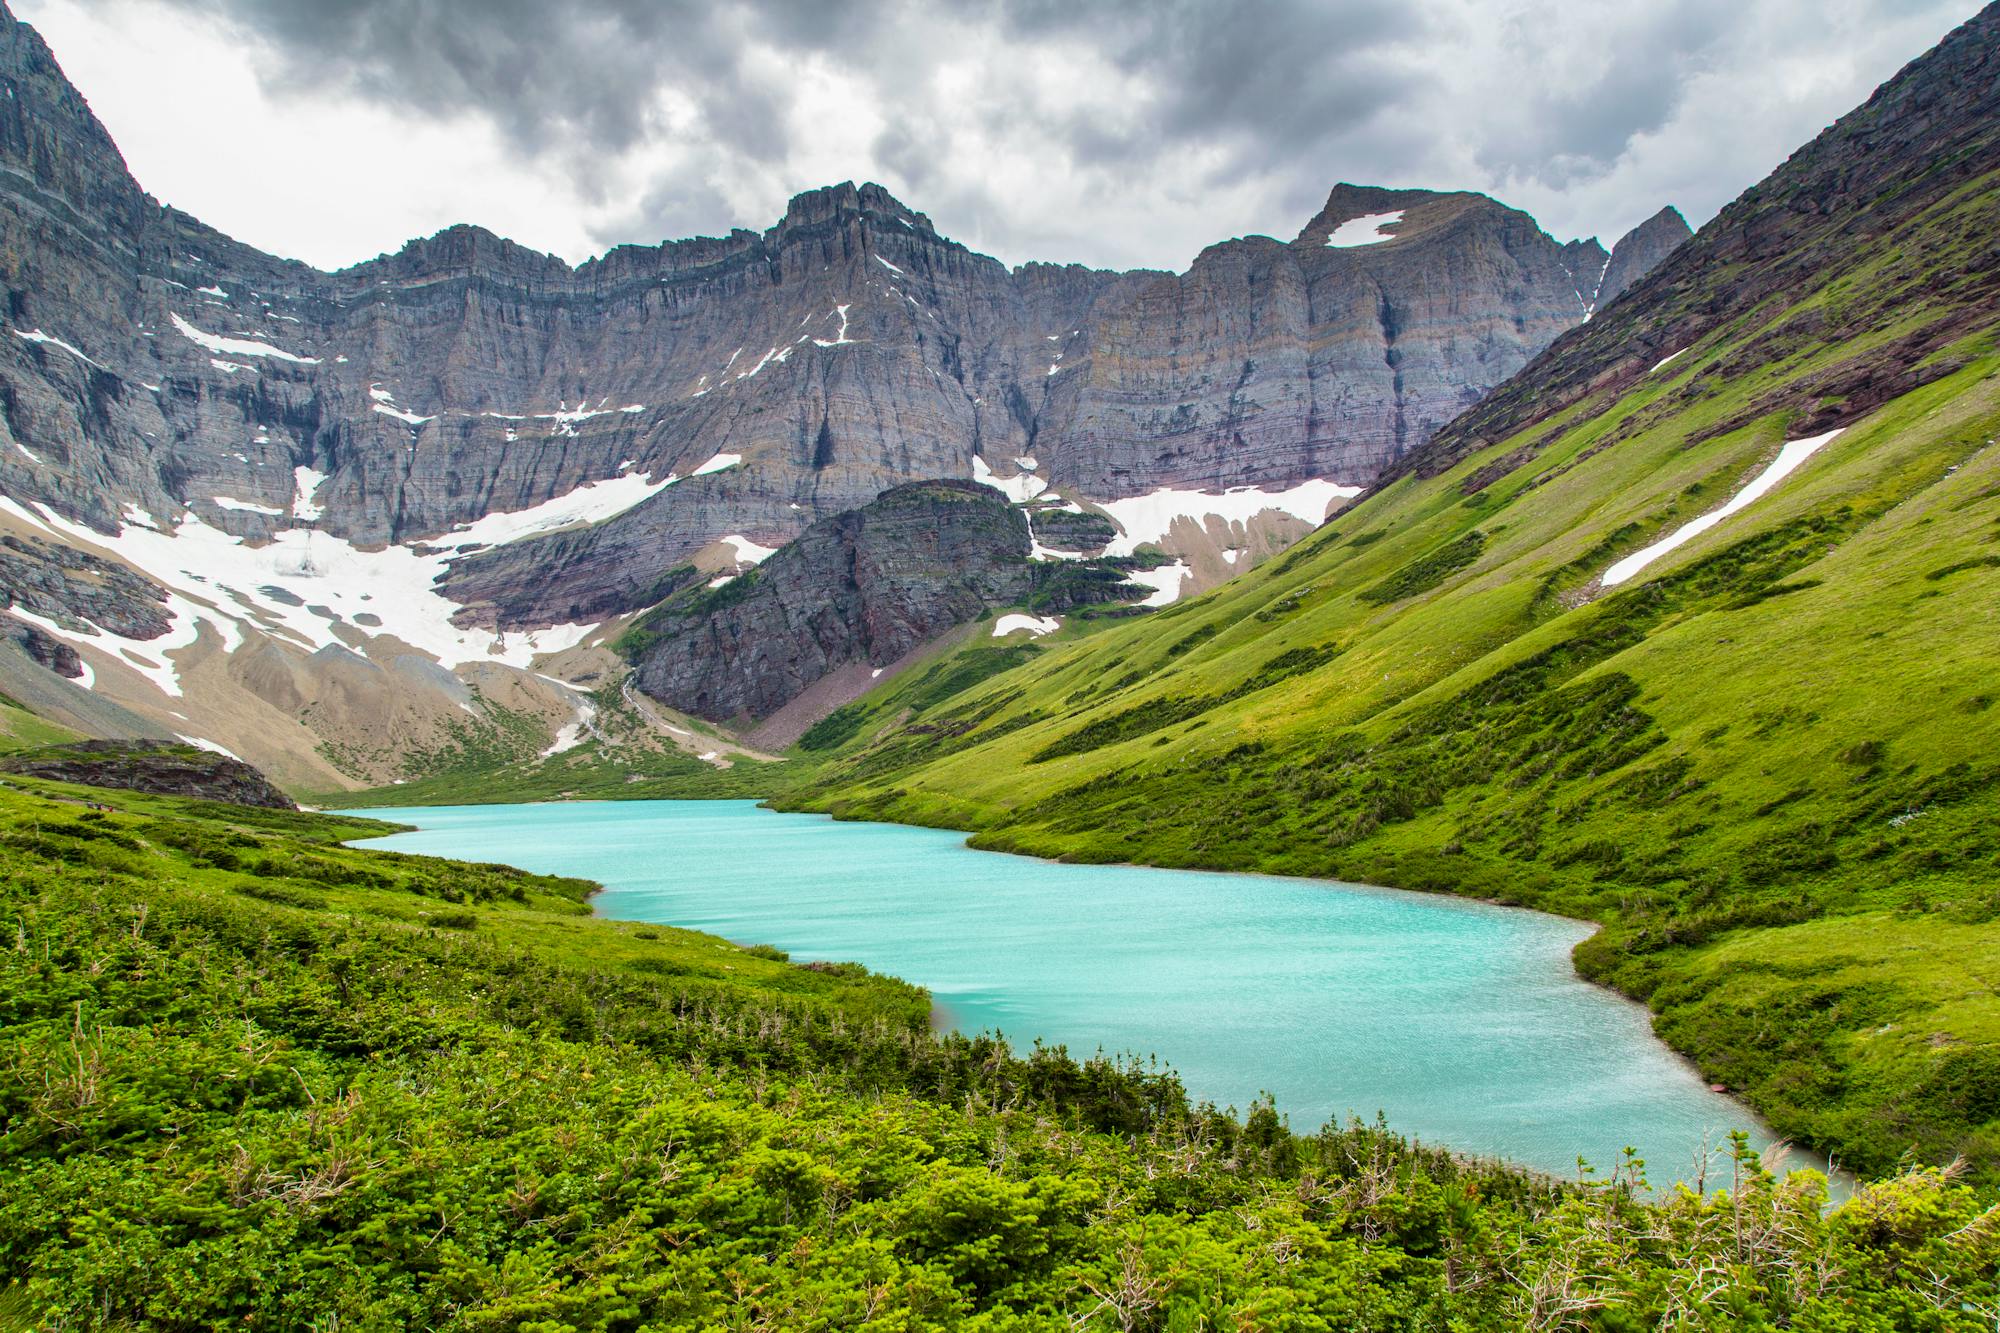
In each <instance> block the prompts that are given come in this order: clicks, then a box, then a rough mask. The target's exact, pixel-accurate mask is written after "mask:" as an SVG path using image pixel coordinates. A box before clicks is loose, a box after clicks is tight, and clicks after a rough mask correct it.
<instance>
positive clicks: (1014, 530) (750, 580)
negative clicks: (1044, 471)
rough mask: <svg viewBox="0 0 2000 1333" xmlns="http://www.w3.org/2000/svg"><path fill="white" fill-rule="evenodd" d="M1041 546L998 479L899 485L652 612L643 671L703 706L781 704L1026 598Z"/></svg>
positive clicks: (736, 711)
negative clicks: (741, 571)
mask: <svg viewBox="0 0 2000 1333" xmlns="http://www.w3.org/2000/svg"><path fill="white" fill-rule="evenodd" d="M1028 552H1029V541H1028V522H1027V519H1026V517H1025V516H1024V515H1023V514H1022V511H1021V510H1020V509H1018V508H1016V507H1015V506H1013V505H1010V504H1009V503H1008V502H1007V501H1006V500H1005V499H1004V498H1003V497H1001V496H1000V495H999V494H997V493H996V492H994V491H992V490H990V489H988V488H987V487H984V486H976V485H973V484H971V483H969V482H950V481H938V482H918V483H915V484H913V485H909V486H899V487H896V488H895V489H893V490H890V491H888V492H886V493H884V494H883V495H882V496H881V497H880V498H878V499H876V500H875V501H874V502H872V503H870V504H868V505H865V506H863V507H862V508H860V509H855V510H851V511H849V512H847V513H844V514H837V515H835V516H834V517H832V518H829V519H825V520H823V521H821V522H819V523H815V524H814V525H813V526H812V527H810V528H808V529H807V530H806V531H805V533H804V534H803V535H802V536H800V537H799V538H798V539H797V540H796V541H794V542H792V543H791V544H790V545H788V546H786V547H785V549H784V550H782V551H780V552H778V553H777V554H776V555H775V556H772V557H771V558H770V559H769V560H768V561H766V562H765V563H764V564H763V565H762V566H760V567H759V568H758V569H756V570H755V571H753V572H751V573H749V574H745V575H742V576H741V577H738V578H734V579H727V580H726V581H718V583H717V584H715V585H711V586H709V587H707V588H704V589H701V590H698V591H696V592H693V593H691V594H684V595H682V596H681V597H678V598H675V599H674V600H671V601H669V602H668V603H667V604H666V605H664V606H662V607H661V608H659V609H658V610H657V611H654V612H653V613H652V614H651V615H649V616H648V617H646V618H645V619H643V620H641V621H640V622H639V624H638V626H637V627H636V628H635V630H634V632H633V636H632V637H633V639H634V640H636V641H637V642H638V643H639V644H641V645H643V646H640V647H638V648H636V650H635V652H634V656H635V657H636V659H637V683H638V685H639V688H641V689H643V690H645V691H646V692H647V693H648V694H650V695H652V696H654V697H655V698H658V699H661V700H664V701H665V702H667V703H669V704H671V705H673V706H674V707H676V708H679V709H680V710H682V711H683V712H687V713H692V714H694V715H696V716H698V717H705V718H709V719H711V720H714V721H730V720H733V719H738V718H745V717H747V718H755V719H761V718H765V717H768V716H770V715H771V714H772V713H774V712H776V711H777V710H778V709H779V708H781V707H783V706H784V705H785V704H787V703H789V702H791V701H792V700H793V699H794V698H797V697H798V696H799V695H800V694H801V693H802V692H804V691H805V689H806V688H807V687H809V686H811V685H812V684H814V683H815V682H816V681H819V680H821V679H823V678H824V677H826V676H827V675H829V674H831V673H832V672H833V671H835V670H836V669H838V668H840V667H842V666H845V665H847V664H849V663H854V662H859V663H865V664H866V665H868V666H871V667H886V666H888V665H889V664H891V663H893V662H895V661H896V660H897V659H898V658H900V657H902V656H903V655H904V654H905V653H907V652H909V651H910V650H911V649H913V648H916V647H917V646H919V645H920V644H923V643H926V642H928V641H929V640H931V639H932V638H935V637H936V636H937V635H939V634H941V633H943V632H944V631H945V630H948V629H950V628H952V627H953V626H955V625H962V624H964V623H965V622H966V621H968V620H976V619H978V618H979V617H981V616H983V615H985V614H986V613H987V612H988V611H989V610H990V609H992V608H994V607H1001V606H1010V605H1013V604H1015V603H1017V602H1020V601H1022V600H1023V599H1025V598H1026V597H1027V596H1028V594H1029V592H1030V590H1031V589H1032V588H1033V586H1034V582H1035V573H1036V570H1035V567H1034V566H1033V565H1032V564H1030V563H1029V560H1028Z"/></svg>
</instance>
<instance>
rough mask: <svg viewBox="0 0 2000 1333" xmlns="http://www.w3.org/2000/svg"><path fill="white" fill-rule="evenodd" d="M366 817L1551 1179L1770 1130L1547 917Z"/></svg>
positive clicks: (979, 862) (688, 817) (695, 835)
mask: <svg viewBox="0 0 2000 1333" xmlns="http://www.w3.org/2000/svg"><path fill="white" fill-rule="evenodd" d="M372 813H374V814H376V815H378V816H379V817H381V818H384V819H393V820H396V821H399V822H402V823H408V824H416V825H418V826H420V829H421V831H420V832H416V833H405V834H398V835H395V836H392V837H388V838H384V839H380V840H373V841H371V842H369V843H368V844H367V845H369V846H374V847H386V848H392V849H394V850H397V851H404V852H425V853H431V854H434V855H440V856H452V857H460V858H464V859H469V860H478V861H501V862H506V863H508V864H510V865H516V866H520V867H522V868H524V869H528V870H535V871H541V872H546V873H556V874H565V875H578V876H582V877H584V878H587V879H593V880H597V881H599V882H600V883H602V884H604V885H605V886H606V891H605V892H604V893H602V894H600V895H599V896H598V897H597V898H596V899H595V904H596V909H597V911H598V913H599V914H600V915H602V916H607V917H616V918H621V919H625V920H631V921H650V922H659V923H664V924H669V925H676V926H687V927H691V928H694V929H698V930H705V931H710V932H712V933H714V934H717V935H722V936H725V937H727V938H729V939H732V940H735V941H737V942H739V943H743V944H760V943H762V944H775V945H777V946H778V947H780V948H782V949H786V950H789V951H790V953H791V955H792V958H793V961H795V962H808V961H814V960H821V959H828V960H850V959H851V960H854V961H858V962H861V963H864V964H866V965H867V966H868V967H870V968H872V969H874V970H876V971H878V972H887V973H891V974H893V975H896V976H899V977H902V978H904V979H906V980H909V981H913V982H916V983H917V984H919V985H922V986H925V987H928V988H929V989H930V991H931V992H932V994H933V995H934V996H935V997H936V999H937V1002H938V1004H939V1006H940V1008H941V1011H942V1015H943V1018H944V1020H945V1021H947V1022H949V1023H951V1024H953V1025H955V1026H956V1027H958V1028H960V1029H963V1030H966V1031H979V1030H985V1029H998V1030H999V1031H1001V1032H1003V1033H1005V1034H1006V1035H1007V1037H1008V1038H1009V1039H1011V1040H1012V1041H1014V1042H1015V1043H1016V1044H1017V1045H1018V1046H1021V1047H1025V1046H1027V1045H1028V1043H1029V1042H1030V1041H1032V1040H1033V1039H1035V1038H1040V1039H1042V1040H1043V1041H1044V1042H1048V1043H1051V1044H1056V1043H1060V1044H1063V1045H1066V1046H1068V1047H1069V1049H1070V1050H1071V1052H1072V1053H1074V1054H1078V1055H1087V1054H1089V1053H1091V1052H1093V1051H1096V1050H1098V1049H1100V1048H1101V1049H1103V1050H1105V1051H1107V1052H1131V1053H1135V1054H1138V1055H1140V1056H1149V1055H1156V1056H1158V1057H1159V1058H1160V1060H1161V1061H1163V1062H1165V1063H1167V1064H1170V1065H1172V1066H1173V1067H1174V1068H1175V1069H1176V1070H1178V1071H1179V1072H1180V1074H1181V1076H1182V1078H1183V1079H1184V1080H1185V1082H1186V1084H1187V1087H1188V1090H1189V1091H1190V1093H1192V1094H1193V1095H1194V1096H1195V1097H1197V1098H1205V1099H1209V1100H1212V1101H1214V1102H1216V1103H1217V1104H1218V1105H1224V1106H1236V1107H1239V1108H1240V1107H1245V1106H1247V1105H1248V1104H1249V1103H1250V1101H1251V1099H1252V1098H1254V1097H1256V1096H1257V1095H1258V1094H1259V1093H1260V1092H1265V1091H1268V1092H1270V1093H1272V1094H1274V1095H1275V1096H1276V1098H1277V1104H1278V1108H1279V1110H1280V1111H1282V1112H1284V1113H1285V1114H1286V1115H1288V1116H1289V1117H1290V1119H1291V1122H1292V1125H1293V1127H1294V1128H1295V1129H1301V1130H1307V1129H1315V1128H1317V1127H1319V1126H1320V1125H1321V1124H1323V1123H1325V1121H1326V1120H1327V1119H1328V1118H1329V1117H1336V1116H1337V1117H1342V1118H1344V1117H1346V1116H1348V1115H1350V1114H1354V1115H1360V1116H1363V1117H1367V1118H1373V1116H1374V1115H1375V1113H1376V1112H1377V1111H1381V1112H1383V1113H1385V1114H1386V1115H1387V1116H1388V1118H1389V1122H1390V1124H1391V1125H1392V1126H1393V1127H1394V1128H1396V1129H1398V1130H1400V1131H1401V1132H1403V1133H1405V1134H1409V1135H1412V1136H1415V1137H1418V1138H1421V1139H1423V1140H1425V1141H1427V1142H1433V1143H1439V1144H1444V1145H1448V1146H1450V1147H1452V1148H1455V1149H1458V1150H1460V1151H1463V1152H1468V1153H1479V1154H1494V1155H1499V1156H1504V1157H1507V1158H1510V1159H1512V1160H1514V1161H1517V1162H1521V1163H1524V1164H1527V1165H1530V1166H1534V1167H1539V1168H1541V1169H1543V1170H1546V1171H1551V1172H1556V1173H1559V1174H1563V1175H1572V1174H1574V1172H1575V1170H1576V1159H1577V1157H1578V1156H1579V1155H1581V1156H1583V1157H1586V1158H1588V1159H1589V1160H1590V1161H1591V1162H1592V1163H1593V1164H1595V1165H1597V1166H1599V1167H1600V1168H1601V1169H1604V1170H1608V1169H1609V1167H1610V1166H1611V1165H1612V1164H1613V1163H1614V1162H1615V1161H1616V1160H1617V1158H1618V1155H1619V1152H1620V1150H1621V1149H1623V1148H1624V1147H1625V1146H1626V1145H1628V1144H1630V1145H1631V1146H1633V1147H1635V1148H1637V1149H1638V1150H1639V1152H1640V1155H1641V1156H1643V1157H1644V1158H1645V1159H1646V1161H1647V1163H1648V1175H1649V1176H1650V1177H1651V1179H1652V1181H1653V1183H1654V1184H1655V1185H1656V1186H1657V1185H1660V1184H1664V1183H1666V1182H1669V1181H1672V1180H1676V1179H1682V1178H1688V1177H1691V1175H1692V1173H1693V1169H1694V1163H1695V1161H1696V1157H1697V1155H1698V1153H1699V1152H1700V1150H1701V1147H1702V1145H1703V1143H1704V1142H1706V1143H1708V1144H1710V1145H1711V1146H1712V1145H1714V1144H1716V1143H1720V1142H1725V1141H1726V1134H1727V1131H1728V1130H1730V1129H1732V1128H1741V1129H1747V1130H1750V1131H1751V1132H1752V1134H1753V1136H1754V1137H1755V1138H1756V1140H1757V1142H1758V1143H1759V1144H1760V1146H1761V1145H1762V1144H1764V1143H1766V1142H1768V1140H1769V1135H1768V1134H1767V1133H1765V1132H1763V1131H1762V1127H1761V1126H1759V1125H1758V1124H1757V1123H1756V1122H1755V1120H1754V1118H1753V1117H1752V1116H1751V1115H1750V1113H1749V1112H1748V1111H1747V1110H1746V1109H1745V1108H1743V1107H1742V1106H1740V1105H1738V1104H1737V1103H1735V1102H1733V1101H1732V1100H1730V1099H1729V1098H1727V1097H1724V1096H1721V1095H1718V1094H1716V1093H1713V1092H1710V1091H1709V1090H1708V1087H1707V1086H1706V1085H1705V1084H1704V1083H1703V1082H1702V1081H1701V1079H1700V1078H1699V1076H1698V1075H1697V1074H1696V1072H1695V1070H1694V1069H1693V1067H1692V1066H1690V1065H1688V1064H1687V1063H1686V1062H1685V1061H1683V1060H1682V1059H1681V1058H1680V1057H1679V1056H1677V1055H1675V1054H1674V1053H1673V1052H1672V1051H1670V1050H1668V1049H1667V1047H1666V1046H1665V1045H1663V1044H1662V1043H1661V1042H1660V1041H1659V1040H1658V1039H1656V1038H1655V1037H1654V1036H1653V1035H1652V1031H1651V1028H1650V1027H1649V1025H1648V1019H1647V1014H1646V1011H1645V1010H1644V1009H1642V1008H1641V1007H1640V1006H1638V1005H1635V1004H1632V1003H1629V1002H1627V1001H1625V1000H1622V999H1620V998H1619V997H1617V996H1615V995H1613V994H1611V993H1610V992H1608V991H1605V990H1603V989H1601V988H1599V987H1597V986H1593V985H1591V984H1590V983H1588V982H1586V981H1584V980H1583V979H1581V978H1580V977H1578V976H1577V975H1576V972H1575V971H1574V969H1573V968H1572V967H1571V965H1570V961H1569V951H1570V949H1571V948H1572V947H1573V946H1574V945H1575V944H1576V943H1577V941H1578V940H1581V939H1582V938H1584V936H1585V935H1587V934H1588V933H1589V932H1590V929H1591V928H1590V927H1589V926H1587V925H1583V924H1581V923H1578V922H1574V921H1568V920H1564V919H1562V918H1559V917H1553V916H1545V915H1542V914H1540V913H1535V912H1527V911H1521V910H1518V909H1514V908H1505V907H1495V906H1491V905H1489V904H1486V903H1480V902H1473V901H1468V900H1464V899H1457V898H1450V897H1444V896H1439V895H1432V894H1417V893H1405V892H1401V891H1398V890H1395V889H1380V888H1369V887H1363V886H1357V885H1347V884H1336V883H1332V882H1329V881H1320V880H1296V879H1278V878H1271V877H1265V876H1257V875H1223V874H1208V873H1203V872H1199V871H1183V870H1153V869H1147V868H1143V867H1134V866H1076V865H1062V864H1057V863H1053V862H1047V861H1037V860H1033V859H1030V858H1026V857H1016V856H1007V855H1002V854H998V853H992V852H978V851H973V850H971V849H970V848H968V847H966V846H965V838H964V835H963V834H959V833H952V832H947V831H940V830H936V829H920V828H905V827H902V826H900V825H889V824H857V823H836V822H834V821H833V820H830V819H826V818H824V817H821V816H817V815H791V814H777V813H773V812H771V811H767V810H761V809H759V808H758V807H757V806H756V804H755V803H754V802H750V801H625V802H588V803H568V804H548V805H512V806H508V805H488V806H455V807H422V808H415V809H405V810H381V811H374V812H372ZM1794 1160H1795V1161H1801V1160H1802V1159H1794ZM1725 1171H1726V1167H1725ZM1713 1178H1714V1177H1713V1176H1711V1180H1712V1179H1713Z"/></svg>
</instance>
